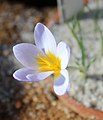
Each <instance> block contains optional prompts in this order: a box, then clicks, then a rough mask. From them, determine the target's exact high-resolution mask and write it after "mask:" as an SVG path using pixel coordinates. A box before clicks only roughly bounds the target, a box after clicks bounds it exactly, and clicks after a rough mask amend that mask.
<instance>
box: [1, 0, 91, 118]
mask: <svg viewBox="0 0 103 120" xmlns="http://www.w3.org/2000/svg"><path fill="white" fill-rule="evenodd" d="M56 13H57V1H56V0H52V1H50V0H44V1H43V0H0V120H86V119H83V118H82V117H80V116H79V115H78V114H76V113H75V112H73V111H72V110H71V109H67V108H66V107H65V106H64V105H62V103H61V102H60V101H59V100H58V98H57V96H56V95H55V93H53V92H52V87H51V85H49V84H46V83H45V82H44V81H43V82H40V83H26V82H25V83H22V82H18V81H16V80H14V78H13V77H12V74H13V72H14V71H15V70H16V69H18V68H20V67H21V65H20V64H19V63H18V62H17V61H16V60H15V58H14V55H13V52H12V47H13V46H14V45H15V44H17V43H22V42H28V43H34V38H33V30H34V27H35V25H36V23H37V22H42V23H44V24H45V25H50V26H51V25H52V24H53V23H54V22H58V21H57V20H58V19H57V18H58V17H57V16H56V15H57V14H56ZM88 120H89V119H88Z"/></svg>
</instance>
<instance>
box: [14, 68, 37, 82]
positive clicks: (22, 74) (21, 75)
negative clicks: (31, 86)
mask: <svg viewBox="0 0 103 120" xmlns="http://www.w3.org/2000/svg"><path fill="white" fill-rule="evenodd" d="M34 73H35V71H34V70H31V69H27V68H21V69H19V70H17V71H15V72H14V74H13V77H14V78H15V79H16V80H19V81H25V82H27V81H30V80H29V79H27V78H26V76H27V75H28V74H34Z"/></svg>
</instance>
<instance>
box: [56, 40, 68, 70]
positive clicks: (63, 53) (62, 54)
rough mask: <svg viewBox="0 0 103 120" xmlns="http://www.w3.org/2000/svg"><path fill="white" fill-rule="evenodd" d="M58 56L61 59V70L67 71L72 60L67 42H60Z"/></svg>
mask: <svg viewBox="0 0 103 120" xmlns="http://www.w3.org/2000/svg"><path fill="white" fill-rule="evenodd" d="M57 56H58V57H59V58H61V68H62V69H65V68H66V67H67V65H68V62H69V58H70V48H69V46H68V45H67V44H66V43H65V42H60V43H59V44H58V46H57Z"/></svg>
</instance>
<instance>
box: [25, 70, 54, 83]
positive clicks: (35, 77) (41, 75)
mask: <svg viewBox="0 0 103 120" xmlns="http://www.w3.org/2000/svg"><path fill="white" fill-rule="evenodd" d="M52 73H53V72H52V71H48V72H41V73H37V74H29V75H27V76H26V77H27V79H29V80H30V81H41V80H44V79H46V78H47V77H49V76H50V75H51V74H52Z"/></svg>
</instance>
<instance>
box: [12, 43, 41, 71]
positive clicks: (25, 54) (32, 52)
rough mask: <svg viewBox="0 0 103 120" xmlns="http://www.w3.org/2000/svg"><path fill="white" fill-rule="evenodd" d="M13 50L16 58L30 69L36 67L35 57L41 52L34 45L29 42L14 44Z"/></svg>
mask: <svg viewBox="0 0 103 120" xmlns="http://www.w3.org/2000/svg"><path fill="white" fill-rule="evenodd" d="M13 52H14V55H15V57H16V58H17V60H18V61H19V62H20V63H22V64H23V65H24V66H25V67H28V68H30V69H36V68H37V64H36V60H35V58H37V56H38V54H43V53H42V51H41V50H40V49H38V48H37V47H36V46H35V45H33V44H29V43H21V44H18V45H15V46H14V47H13Z"/></svg>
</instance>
